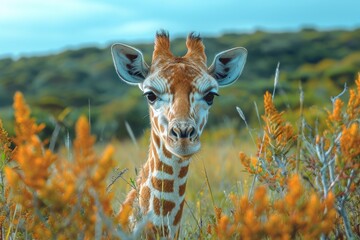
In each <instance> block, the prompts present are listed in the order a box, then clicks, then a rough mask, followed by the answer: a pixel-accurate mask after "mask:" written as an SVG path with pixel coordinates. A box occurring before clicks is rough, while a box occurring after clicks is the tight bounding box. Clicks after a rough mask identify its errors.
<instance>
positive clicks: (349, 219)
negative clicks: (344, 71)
mask: <svg viewBox="0 0 360 240" xmlns="http://www.w3.org/2000/svg"><path fill="white" fill-rule="evenodd" d="M355 84H356V88H355V89H350V91H349V95H350V96H349V100H348V103H347V104H345V103H344V102H343V101H342V100H341V99H340V96H337V97H336V98H335V100H334V101H333V110H332V111H328V117H327V119H326V121H327V126H328V129H327V130H325V131H324V132H323V133H317V135H316V136H315V137H313V136H311V135H307V136H304V142H305V146H306V149H305V150H306V151H305V152H304V153H305V154H306V156H307V158H305V160H304V163H305V165H304V172H305V173H306V175H307V176H308V177H309V179H310V181H311V182H313V185H314V186H315V188H317V190H318V191H319V192H320V193H322V194H323V195H324V196H326V195H327V194H328V193H329V192H333V193H334V194H335V197H336V205H337V209H338V212H339V214H340V216H341V218H342V222H343V225H341V226H339V227H338V228H339V229H338V232H341V233H345V235H346V236H347V237H348V238H354V234H356V235H357V236H358V237H360V228H359V227H360V225H358V224H359V223H358V219H359V218H360V212H359V211H360V208H359V205H360V196H359V191H360V188H359V184H360V170H359V169H360V128H359V124H360V122H359V120H360V74H359V76H358V79H357V80H356V81H355ZM344 106H345V108H344ZM319 179H321V181H320V182H319ZM316 183H317V184H316ZM356 209H357V211H356ZM356 224H357V225H356Z"/></svg>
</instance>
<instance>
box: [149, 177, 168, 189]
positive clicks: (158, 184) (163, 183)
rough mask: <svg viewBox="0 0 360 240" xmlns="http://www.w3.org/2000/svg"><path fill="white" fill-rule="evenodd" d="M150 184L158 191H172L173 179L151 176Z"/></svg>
mask: <svg viewBox="0 0 360 240" xmlns="http://www.w3.org/2000/svg"><path fill="white" fill-rule="evenodd" d="M151 184H152V185H153V187H154V188H155V189H156V190H158V191H160V192H174V180H167V179H161V180H160V179H157V178H156V177H152V178H151Z"/></svg>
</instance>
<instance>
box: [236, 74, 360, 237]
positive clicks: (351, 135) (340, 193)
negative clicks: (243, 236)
mask: <svg viewBox="0 0 360 240" xmlns="http://www.w3.org/2000/svg"><path fill="white" fill-rule="evenodd" d="M355 84H356V88H355V89H350V91H349V95H350V96H349V100H348V103H347V104H345V103H344V102H343V101H342V100H341V99H340V95H339V96H337V97H335V98H333V110H332V111H328V117H327V119H326V123H327V129H326V130H325V131H324V132H323V133H318V130H317V129H315V131H313V130H310V131H308V129H309V127H306V128H305V127H303V130H302V131H301V132H300V135H299V136H296V134H295V133H294V129H293V127H292V126H291V125H290V124H288V123H286V122H285V121H284V120H283V119H282V116H281V115H282V114H281V113H278V112H277V110H276V108H275V106H274V104H273V102H272V97H271V95H270V94H269V93H266V94H265V96H264V107H265V114H264V116H263V120H264V123H265V124H264V125H265V126H264V135H263V137H262V139H261V140H260V141H259V144H258V152H257V155H256V157H248V156H247V155H246V154H244V153H240V160H241V162H242V164H243V165H244V167H245V170H246V171H248V172H249V173H251V174H254V176H255V179H258V180H259V181H260V182H261V183H265V184H267V185H268V186H270V189H271V190H276V191H277V192H279V193H284V192H286V184H284V183H285V182H286V180H287V178H288V176H289V174H292V173H293V172H295V166H294V165H295V164H294V159H295V156H294V155H295V154H294V153H295V152H301V154H299V159H297V160H298V164H299V166H298V168H299V171H301V175H302V176H303V178H304V179H306V180H307V181H308V183H309V184H310V185H311V186H312V187H313V188H314V189H315V190H316V191H317V193H318V194H319V195H320V196H322V198H323V199H327V198H328V197H329V196H331V197H332V198H334V201H335V205H336V210H337V213H338V217H337V218H338V220H339V221H340V222H341V224H337V225H336V231H335V232H336V237H342V236H344V235H346V237H347V238H349V239H352V238H354V236H355V235H356V236H358V237H360V225H359V223H358V219H360V207H359V206H360V196H359V191H360V188H359V184H360V170H359V169H360V128H359V124H360V74H359V77H358V79H357V80H356V81H355ZM344 92H345V91H344ZM314 133H315V134H314ZM296 140H298V144H297V148H298V149H296V150H297V151H295V150H291V148H292V147H293V146H294V144H293V143H294V142H295V141H296ZM289 189H290V188H289ZM287 194H289V192H288V193H287ZM314 201H315V200H314ZM274 207H275V205H274ZM309 213H310V212H309ZM334 216H335V215H334ZM303 217H306V216H303ZM273 218H275V217H273ZM268 219H271V218H270V217H269V218H268ZM281 219H282V218H281ZM282 221H283V220H282ZM304 236H305V235H304Z"/></svg>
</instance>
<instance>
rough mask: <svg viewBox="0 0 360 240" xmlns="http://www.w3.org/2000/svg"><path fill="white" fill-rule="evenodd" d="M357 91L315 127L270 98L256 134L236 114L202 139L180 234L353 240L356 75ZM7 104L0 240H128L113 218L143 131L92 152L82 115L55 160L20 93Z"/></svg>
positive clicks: (135, 166) (138, 160)
mask: <svg viewBox="0 0 360 240" xmlns="http://www.w3.org/2000/svg"><path fill="white" fill-rule="evenodd" d="M356 85H357V88H356V89H350V90H349V99H348V102H347V103H345V102H343V101H342V100H341V99H340V97H341V96H339V97H338V98H334V99H333V108H332V109H330V110H328V111H327V114H325V115H326V116H325V119H323V120H322V121H323V126H322V128H321V129H319V128H318V126H315V127H314V128H311V127H310V126H309V125H307V124H305V121H304V119H300V120H301V121H299V122H300V123H301V128H300V129H301V130H296V127H295V125H294V124H291V123H289V122H288V121H286V120H285V118H284V114H283V113H282V112H279V111H278V110H277V109H276V107H275V105H274V102H273V96H272V95H271V94H270V93H268V92H267V93H266V94H265V95H264V108H265V113H264V114H263V115H262V120H261V124H260V127H259V130H258V131H257V134H254V133H255V131H254V130H253V129H252V128H251V126H248V125H247V124H246V121H245V119H244V118H245V117H244V116H242V114H241V110H239V109H238V112H239V114H240V116H241V118H243V120H244V122H245V126H244V129H243V130H239V129H234V128H233V127H232V125H231V124H229V125H225V126H224V127H223V128H221V129H210V130H208V131H206V132H204V133H203V136H202V145H203V146H202V149H201V151H200V152H199V153H198V154H196V155H195V156H194V157H193V161H192V163H191V167H190V172H189V178H188V184H187V191H186V205H185V206H186V207H185V208H184V215H183V219H182V228H181V229H182V231H181V235H180V237H181V238H189V239H194V238H200V239H229V238H231V239H233V238H236V239H238V238H241V239H254V238H255V239H264V238H265V239H269V238H270V239H279V238H281V239H289V238H291V239H293V238H300V239H315V238H321V239H325V238H326V237H328V236H330V237H334V238H344V237H345V236H346V237H347V238H349V239H352V238H355V237H358V236H360V233H359V231H358V228H357V225H356V224H357V223H356V222H357V219H358V217H359V216H360V209H359V207H358V206H360V204H359V203H360V202H359V200H360V198H359V183H360V178H359V161H360V148H359V144H360V129H359V125H360V124H359V116H360V98H359V96H360V75H359V78H358V80H357V81H356ZM14 108H15V133H16V135H15V137H14V138H13V139H12V144H13V145H15V146H16V148H15V149H13V148H12V147H11V145H10V139H9V138H8V135H7V133H6V131H5V130H4V129H3V127H2V124H1V121H0V142H1V144H0V152H1V155H0V156H1V159H0V160H1V171H0V174H1V176H0V177H1V178H0V179H1V198H0V200H1V201H0V207H1V208H0V237H2V238H5V239H13V238H24V239H32V238H35V239H69V238H70V239H74V238H80V239H82V238H95V239H103V238H122V239H128V237H129V235H128V234H126V233H125V232H124V229H126V228H125V227H126V226H127V225H126V224H127V219H128V215H126V214H125V215H124V214H122V213H120V214H118V211H117V210H118V209H119V206H120V203H121V202H122V201H123V200H124V198H125V196H126V194H127V192H128V191H129V190H130V189H131V186H132V185H133V184H134V181H135V179H136V175H137V172H139V168H140V167H141V166H142V165H143V164H144V162H145V161H146V159H147V152H148V145H149V142H148V141H149V140H148V139H149V132H148V131H147V132H146V133H145V134H144V136H143V137H142V138H140V139H137V140H135V139H132V141H130V140H129V141H124V142H117V141H112V142H111V143H110V144H111V146H109V145H108V143H102V142H98V143H96V144H95V142H96V141H95V138H94V137H93V136H91V134H90V125H89V121H88V120H87V119H86V118H85V117H82V118H80V119H79V120H78V122H77V124H76V126H75V132H76V138H75V139H74V141H73V143H71V144H70V143H69V142H68V143H66V144H65V145H66V146H67V147H64V148H62V149H60V150H59V152H53V151H51V149H50V148H49V147H48V142H46V141H43V140H41V139H40V138H39V137H38V136H39V133H41V131H42V130H43V129H44V125H42V124H40V125H37V124H36V123H35V120H34V119H33V118H31V117H30V109H29V107H28V106H27V105H26V103H25V101H24V99H23V96H22V95H21V94H20V93H17V94H16V95H15V103H14ZM234 110H235V109H234ZM304 115H305V114H304ZM301 116H302V115H301ZM259 119H260V117H259ZM250 132H251V134H249V133H250ZM250 136H251V137H250ZM252 138H254V139H257V141H256V146H255V143H254V141H253V139H252ZM239 151H242V153H240V154H239ZM125 169H129V170H128V171H125ZM120 173H122V174H121V176H120V177H119V178H118V179H117V181H115V182H114V183H113V182H112V181H113V179H114V178H117V177H118V176H119V174H120ZM107 176H108V177H107ZM104 179H107V181H106V182H105V181H103V180H104ZM109 185H111V187H108V186H109ZM129 212H130V211H128V213H129ZM59 219H62V221H59ZM145 224H146V222H143V224H142V225H143V226H144V227H145V226H146V225H145ZM130 236H132V237H133V238H139V237H140V236H141V233H139V232H137V231H134V232H133V233H131V235H130Z"/></svg>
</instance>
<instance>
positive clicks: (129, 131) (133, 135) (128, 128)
mask: <svg viewBox="0 0 360 240" xmlns="http://www.w3.org/2000/svg"><path fill="white" fill-rule="evenodd" d="M125 128H126V131H127V132H128V134H129V136H130V139H131V141H132V142H133V143H134V145H135V146H136V148H137V149H139V145H138V143H137V141H136V138H135V134H134V132H133V130H132V128H131V126H130V124H129V123H128V122H127V121H125Z"/></svg>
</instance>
